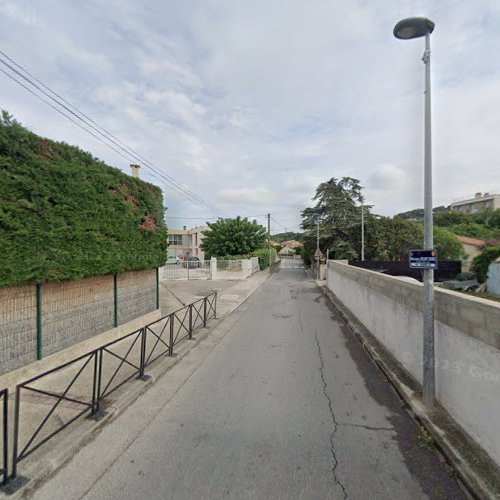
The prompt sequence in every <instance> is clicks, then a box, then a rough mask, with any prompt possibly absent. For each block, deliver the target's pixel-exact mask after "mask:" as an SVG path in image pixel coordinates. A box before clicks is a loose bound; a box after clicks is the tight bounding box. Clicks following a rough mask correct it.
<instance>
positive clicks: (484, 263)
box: [471, 247, 500, 283]
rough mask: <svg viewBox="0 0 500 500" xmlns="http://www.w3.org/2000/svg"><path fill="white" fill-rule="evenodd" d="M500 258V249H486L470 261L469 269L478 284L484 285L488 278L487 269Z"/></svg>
mask: <svg viewBox="0 0 500 500" xmlns="http://www.w3.org/2000/svg"><path fill="white" fill-rule="evenodd" d="M498 257H500V247H486V248H485V249H484V250H483V251H482V252H481V253H480V254H479V255H477V256H476V257H474V259H472V266H471V269H472V271H474V272H475V273H476V276H477V279H478V281H479V282H480V283H484V282H485V281H486V278H487V277H488V267H489V265H490V264H491V263H492V262H494V261H495V260H496V259H497V258H498Z"/></svg>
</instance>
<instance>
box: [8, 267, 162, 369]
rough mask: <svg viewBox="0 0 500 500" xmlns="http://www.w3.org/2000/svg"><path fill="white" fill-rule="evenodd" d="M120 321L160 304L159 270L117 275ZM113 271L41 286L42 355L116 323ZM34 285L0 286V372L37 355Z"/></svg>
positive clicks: (22, 363) (24, 363) (132, 317)
mask: <svg viewBox="0 0 500 500" xmlns="http://www.w3.org/2000/svg"><path fill="white" fill-rule="evenodd" d="M117 288H118V289H117V292H118V293H117V311H118V325H121V324H124V323H126V322H128V321H131V320H132V319H134V318H137V317H140V316H143V315H145V314H147V313H149V312H151V311H153V310H155V309H156V270H155V269H150V270H146V271H134V272H127V273H123V274H120V275H118V277H117ZM114 307H115V297H114V277H113V275H108V276H98V277H95V278H86V279H83V280H79V281H67V282H61V283H45V284H43V285H42V286H41V338H42V355H43V356H48V355H50V354H53V353H55V352H57V351H60V350H62V349H65V348H66V347H69V346H71V345H74V344H77V343H78V342H81V341H83V340H86V339H89V338H91V337H93V336H95V335H97V334H100V333H102V332H104V331H106V330H110V329H111V328H113V327H114V326H115V321H114ZM36 318H37V303H36V286H35V285H24V286H18V287H7V288H2V289H0V374H2V373H6V372H8V371H11V370H14V369H16V368H19V367H21V366H24V365H26V364H27V363H31V362H33V361H35V360H36V357H37V321H36Z"/></svg>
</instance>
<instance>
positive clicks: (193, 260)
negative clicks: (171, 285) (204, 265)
mask: <svg viewBox="0 0 500 500" xmlns="http://www.w3.org/2000/svg"><path fill="white" fill-rule="evenodd" d="M188 266H189V269H196V268H198V267H201V261H200V259H199V258H198V257H189V258H188V259H187V260H185V261H184V262H183V263H182V267H185V268H187V267H188Z"/></svg>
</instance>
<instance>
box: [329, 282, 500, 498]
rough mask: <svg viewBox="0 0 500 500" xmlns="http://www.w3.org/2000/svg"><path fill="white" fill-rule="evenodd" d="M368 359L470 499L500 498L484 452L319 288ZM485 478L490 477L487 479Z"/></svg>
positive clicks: (497, 476) (499, 481)
mask: <svg viewBox="0 0 500 500" xmlns="http://www.w3.org/2000/svg"><path fill="white" fill-rule="evenodd" d="M320 288H321V289H322V290H323V293H324V294H325V296H326V297H327V298H328V299H329V300H330V301H331V302H332V304H333V305H334V307H335V309H336V310H337V312H338V313H339V315H340V317H341V318H342V320H343V321H344V323H345V324H346V325H347V326H348V328H349V329H350V330H351V331H352V333H353V334H354V336H355V337H356V339H357V340H358V341H359V342H360V343H361V345H362V346H363V348H364V349H365V351H366V352H367V354H368V355H369V357H370V358H371V359H372V361H373V362H374V363H375V365H376V366H377V367H378V369H379V370H380V371H381V372H382V374H383V375H384V377H385V378H386V379H387V381H388V382H389V383H390V384H391V386H392V387H393V388H394V390H395V392H396V394H397V395H398V396H399V398H400V399H401V400H402V401H403V402H404V403H405V405H406V406H407V409H408V412H409V414H410V416H411V417H412V419H413V420H414V421H415V423H416V424H417V425H418V426H420V427H423V428H424V429H425V430H426V431H427V432H428V433H429V434H430V435H431V437H432V438H433V440H434V441H435V444H436V447H437V449H438V451H439V452H440V453H441V454H442V456H443V458H444V459H445V460H446V461H447V462H448V463H449V464H450V465H451V466H452V467H453V468H454V470H455V471H456V474H457V480H458V482H459V484H460V486H461V487H462V489H463V490H464V491H465V493H466V494H468V495H469V496H470V497H471V498H477V499H487V498H490V499H500V470H499V468H498V467H497V466H496V464H495V463H494V462H493V460H492V459H491V458H490V457H489V456H488V455H487V454H486V452H485V451H484V450H483V449H482V448H480V447H479V446H478V445H476V444H475V443H474V442H473V441H472V440H471V438H470V437H469V436H468V435H467V434H466V433H465V432H464V431H463V430H462V429H461V428H460V427H459V426H458V424H457V423H456V422H455V421H454V420H453V419H452V418H451V417H450V416H449V415H448V413H447V412H446V410H444V409H443V408H442V407H441V406H439V405H436V407H435V408H432V409H429V408H428V407H427V406H426V405H424V403H423V402H422V399H421V389H420V384H419V383H418V382H417V381H416V380H414V379H413V377H411V376H410V375H408V374H407V373H406V372H405V370H404V369H403V368H402V367H401V365H400V364H399V363H398V361H397V360H396V358H394V356H393V355H392V354H391V353H389V352H388V351H387V349H385V348H384V347H383V346H382V344H381V343H380V342H379V341H378V340H377V339H376V338H375V337H374V336H373V335H372V334H371V333H370V332H369V331H368V330H367V329H366V328H365V327H364V325H362V324H361V323H360V322H359V321H358V320H357V318H356V317H355V316H354V315H353V314H352V313H351V311H350V310H349V309H348V308H347V307H346V306H344V304H343V303H342V302H341V301H340V300H339V299H338V298H337V297H336V296H335V294H333V293H332V292H331V290H330V289H328V288H327V287H326V286H321V287H320ZM489 478H492V479H491V480H490V479H489Z"/></svg>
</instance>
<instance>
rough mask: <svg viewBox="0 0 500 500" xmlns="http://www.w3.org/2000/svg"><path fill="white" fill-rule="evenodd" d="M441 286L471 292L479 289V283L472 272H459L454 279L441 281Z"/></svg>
mask: <svg viewBox="0 0 500 500" xmlns="http://www.w3.org/2000/svg"><path fill="white" fill-rule="evenodd" d="M443 286H444V287H445V288H448V289H449V290H463V291H464V292H473V291H476V290H478V289H479V287H480V284H479V281H477V279H476V276H475V275H474V274H473V273H460V274H457V276H456V277H455V279H454V280H448V281H443Z"/></svg>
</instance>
